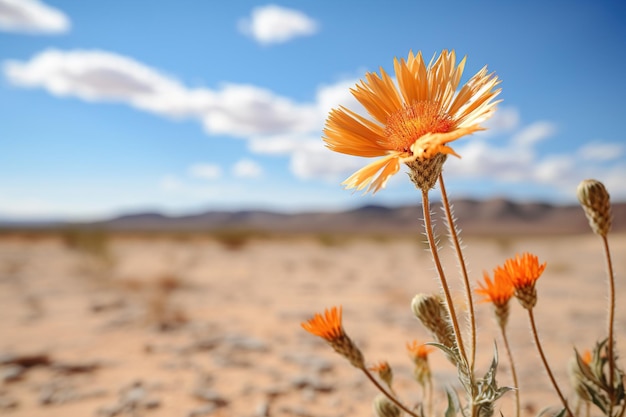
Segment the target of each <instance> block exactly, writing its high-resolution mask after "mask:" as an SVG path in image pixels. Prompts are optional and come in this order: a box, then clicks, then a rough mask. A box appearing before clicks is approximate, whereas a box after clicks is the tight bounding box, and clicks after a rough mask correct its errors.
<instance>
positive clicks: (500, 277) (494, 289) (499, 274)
mask: <svg viewBox="0 0 626 417" xmlns="http://www.w3.org/2000/svg"><path fill="white" fill-rule="evenodd" d="M483 277H484V279H485V285H484V286H483V285H482V283H480V282H479V283H478V288H477V289H476V294H480V295H483V296H484V297H485V298H484V299H483V300H482V301H483V302H491V303H493V304H494V305H495V306H496V307H503V306H505V305H506V304H507V303H508V302H509V300H510V299H511V297H513V294H514V293H515V287H513V285H512V283H511V281H510V280H509V279H508V275H507V272H506V270H505V269H504V268H502V267H500V266H498V267H496V268H495V269H494V270H493V282H492V281H491V280H490V279H489V274H487V272H484V273H483Z"/></svg>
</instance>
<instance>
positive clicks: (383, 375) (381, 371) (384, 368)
mask: <svg viewBox="0 0 626 417" xmlns="http://www.w3.org/2000/svg"><path fill="white" fill-rule="evenodd" d="M369 370H370V371H373V372H376V373H377V374H378V376H379V377H380V379H382V380H383V381H385V383H386V384H387V386H388V387H389V388H391V383H392V382H393V371H392V370H391V367H390V366H389V362H387V361H380V362H378V363H377V364H376V365H372V366H370V367H369Z"/></svg>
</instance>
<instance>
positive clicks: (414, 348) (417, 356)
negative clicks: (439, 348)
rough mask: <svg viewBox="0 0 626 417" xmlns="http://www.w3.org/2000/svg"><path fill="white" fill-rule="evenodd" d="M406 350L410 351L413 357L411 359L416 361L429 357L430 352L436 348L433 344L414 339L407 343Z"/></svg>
mask: <svg viewBox="0 0 626 417" xmlns="http://www.w3.org/2000/svg"><path fill="white" fill-rule="evenodd" d="M406 350H407V351H408V352H409V356H410V357H411V359H413V361H414V362H416V361H419V360H426V359H428V354H429V353H430V352H432V351H433V350H434V349H433V347H432V346H428V345H425V344H423V343H419V342H418V341H417V340H413V341H412V342H410V343H409V342H407V343H406Z"/></svg>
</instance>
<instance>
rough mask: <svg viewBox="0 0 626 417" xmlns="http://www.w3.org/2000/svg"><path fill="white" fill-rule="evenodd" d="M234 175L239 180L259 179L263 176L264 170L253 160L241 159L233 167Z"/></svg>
mask: <svg viewBox="0 0 626 417" xmlns="http://www.w3.org/2000/svg"><path fill="white" fill-rule="evenodd" d="M232 173H233V175H234V176H235V177H237V178H258V177H260V176H262V175H263V168H262V167H261V165H259V164H258V163H257V162H255V161H253V160H251V159H241V160H239V161H237V162H236V163H235V165H233V168H232Z"/></svg>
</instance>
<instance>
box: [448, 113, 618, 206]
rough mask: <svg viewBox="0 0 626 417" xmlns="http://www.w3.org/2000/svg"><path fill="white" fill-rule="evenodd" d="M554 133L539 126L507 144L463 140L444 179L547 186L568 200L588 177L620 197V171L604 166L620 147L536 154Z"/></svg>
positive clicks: (515, 134) (588, 146) (522, 130)
mask: <svg viewBox="0 0 626 417" xmlns="http://www.w3.org/2000/svg"><path fill="white" fill-rule="evenodd" d="M554 134H556V128H555V126H554V124H552V123H550V122H547V121H540V122H535V123H531V124H530V125H527V126H521V127H519V128H518V129H517V130H516V131H515V132H513V134H512V135H511V136H510V137H509V138H508V139H506V137H504V138H502V140H498V141H497V142H493V141H489V140H483V139H481V138H480V137H479V136H474V137H469V138H468V139H467V140H464V142H465V144H463V145H461V144H459V146H456V147H455V150H456V151H457V152H458V153H459V154H460V155H461V156H462V159H461V160H459V159H457V158H449V160H448V162H447V163H446V168H445V170H446V174H447V176H448V177H449V178H450V179H464V180H467V179H475V180H476V181H483V182H487V183H492V184H493V183H499V184H509V185H511V186H515V185H518V184H519V185H521V184H524V185H526V186H528V185H530V186H532V185H536V186H541V187H546V186H547V187H550V188H552V189H554V193H555V194H554V195H555V196H557V195H560V196H562V197H569V198H573V196H574V194H573V193H574V192H573V190H575V188H576V186H577V185H578V183H579V182H580V181H581V180H583V179H585V178H588V177H594V178H597V179H599V180H601V181H603V182H605V184H606V185H607V186H608V185H609V184H610V185H611V190H612V193H613V194H615V195H616V196H622V197H623V196H626V183H625V182H624V181H623V178H626V166H624V165H623V164H622V165H620V164H616V163H609V162H614V161H616V160H617V159H618V158H619V157H620V156H621V154H623V152H624V147H623V145H621V144H616V143H609V142H599V141H594V142H591V143H589V144H585V145H582V146H581V147H580V148H578V149H574V150H570V149H568V150H565V151H563V152H556V153H550V154H542V153H540V152H539V151H538V150H537V145H538V144H539V143H540V142H542V141H544V140H547V139H549V138H550V137H551V136H552V135H554ZM610 155H613V156H615V158H609V156H610ZM620 178H621V180H620Z"/></svg>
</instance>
